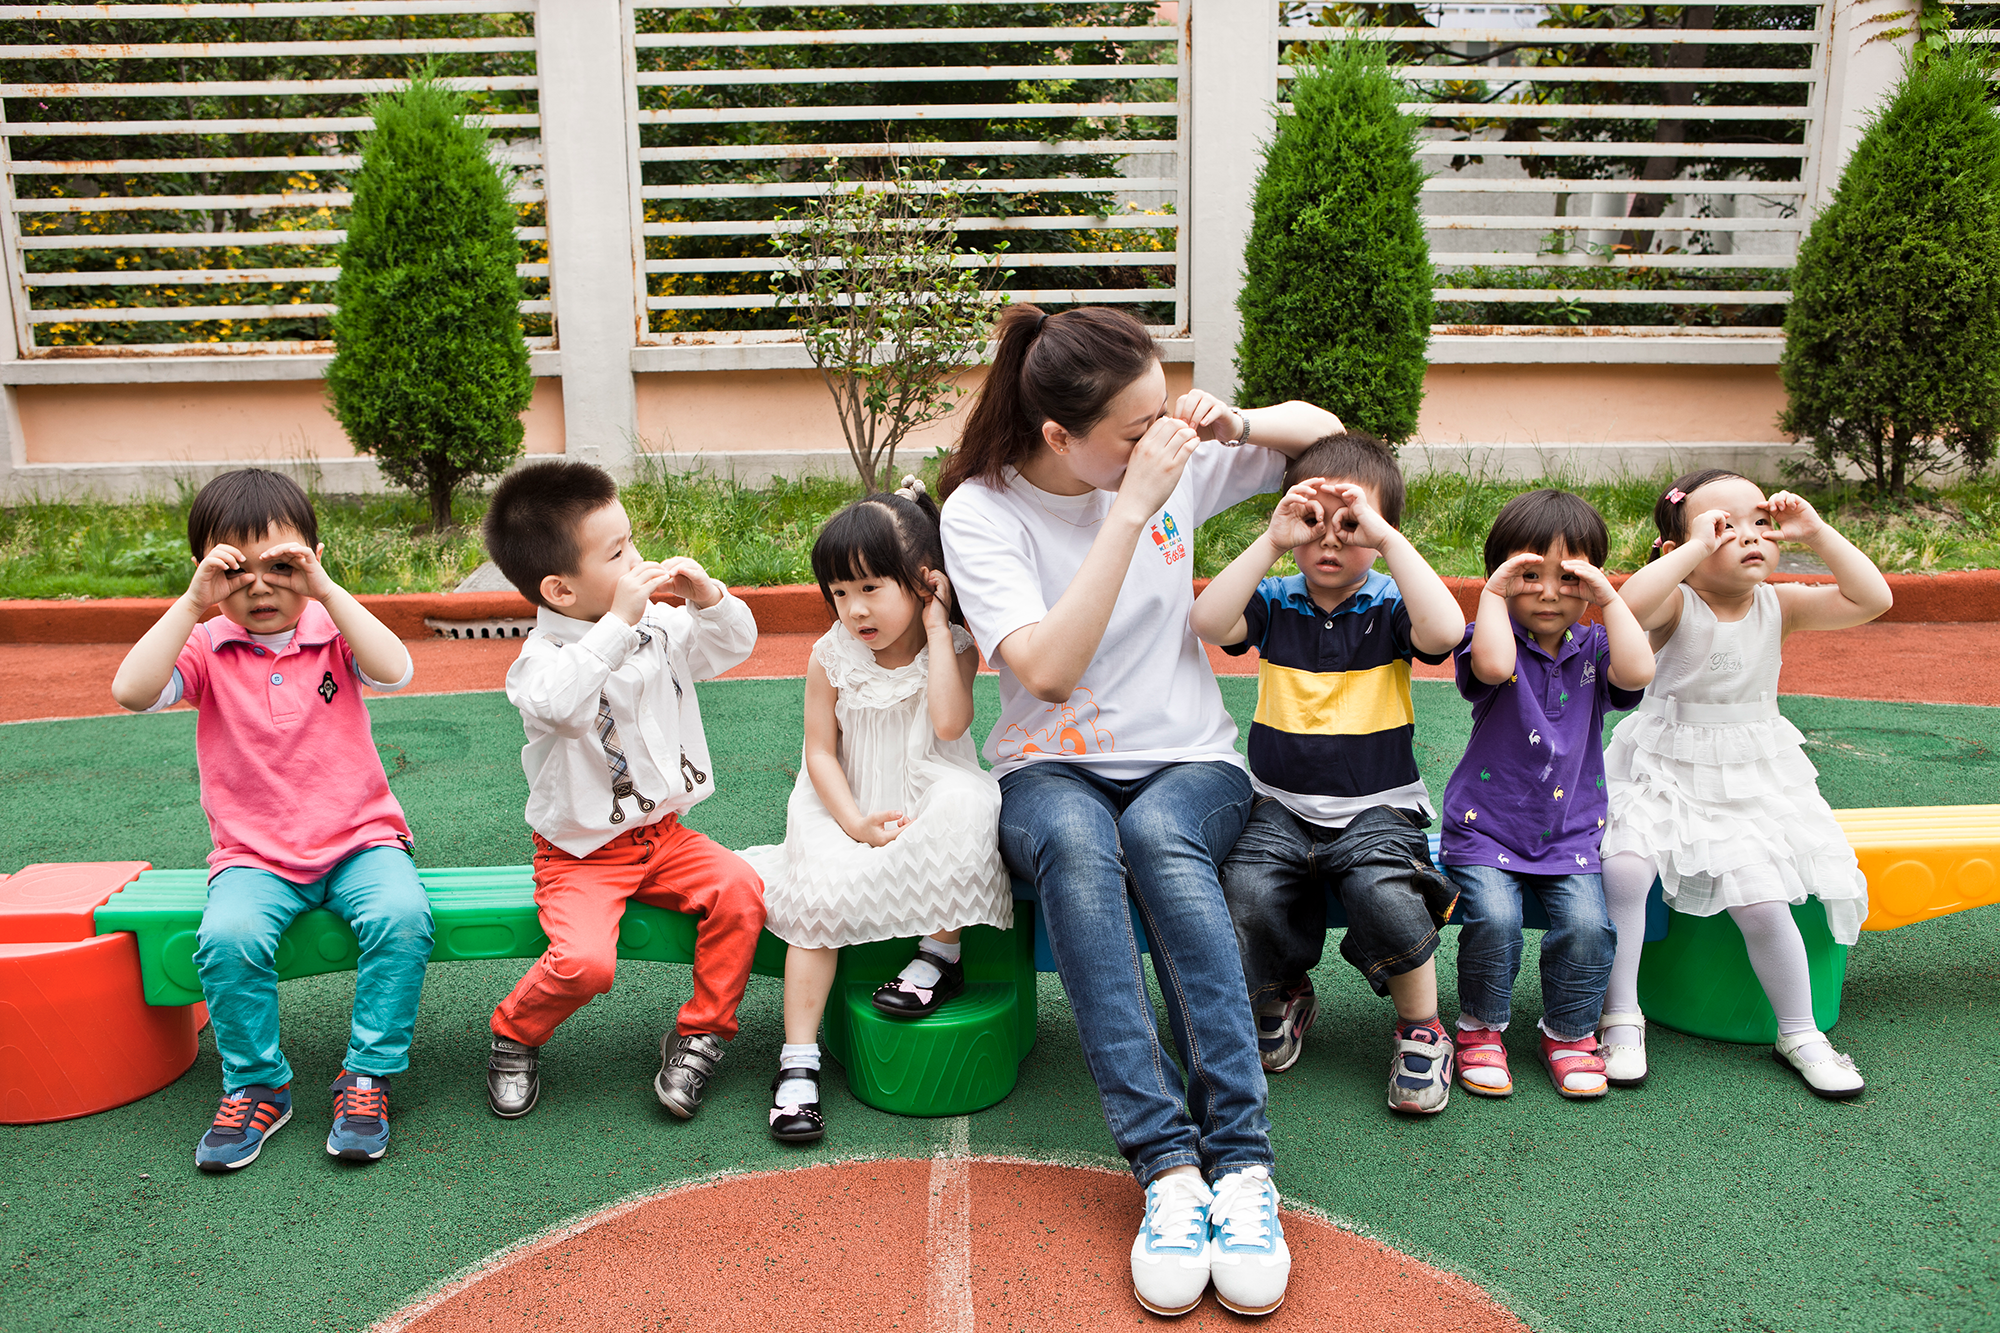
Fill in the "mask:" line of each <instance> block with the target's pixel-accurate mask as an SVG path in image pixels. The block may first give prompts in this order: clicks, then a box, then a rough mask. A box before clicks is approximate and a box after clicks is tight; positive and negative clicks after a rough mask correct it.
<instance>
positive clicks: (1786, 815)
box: [1598, 468, 1890, 1099]
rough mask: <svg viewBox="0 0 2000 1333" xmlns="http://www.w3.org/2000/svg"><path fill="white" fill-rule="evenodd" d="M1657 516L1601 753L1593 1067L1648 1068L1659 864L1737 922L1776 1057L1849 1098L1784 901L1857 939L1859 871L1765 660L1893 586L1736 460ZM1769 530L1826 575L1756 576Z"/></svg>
mask: <svg viewBox="0 0 2000 1333" xmlns="http://www.w3.org/2000/svg"><path fill="white" fill-rule="evenodd" d="M1653 517H1654V521H1655V523H1656V524H1657V526H1658V527H1659V530H1660V540H1659V541H1658V542H1657V543H1655V546H1656V550H1657V554H1656V555H1655V556H1654V558H1653V561H1652V563H1650V564H1648V565H1647V566H1646V568H1644V569H1643V570H1641V571H1639V572H1638V573H1637V574H1634V575H1633V576H1632V577H1631V578H1630V579H1628V580H1627V581H1626V583H1625V586H1624V588H1623V589H1622V591H1621V593H1620V595H1621V596H1622V597H1623V598H1624V601H1625V604H1626V605H1627V606H1628V607H1630V608H1631V609H1632V614H1633V615H1634V616H1636V617H1638V620H1639V623H1640V625H1642V626H1644V627H1645V628H1646V629H1647V630H1648V631H1650V632H1651V636H1652V645H1653V652H1654V657H1655V668H1654V674H1653V683H1652V685H1651V687H1649V688H1648V689H1647V691H1646V698H1645V700H1644V701H1643V702H1642V703H1641V704H1640V705H1639V709H1638V711H1637V712H1635V713H1633V714H1631V715H1630V716H1629V717H1627V718H1626V719H1625V720H1624V721H1623V722H1621V723H1619V724H1618V729H1617V730H1616V731H1615V732H1614V733H1613V734H1612V738H1611V746H1610V749H1609V750H1608V751H1607V752H1606V754H1605V756H1604V768H1605V776H1606V782H1607V792H1608V795H1609V798H1610V801H1609V804H1610V812H1609V826H1608V827H1607V828H1606V829H1605V833H1604V846H1603V851H1602V853H1601V856H1602V860H1603V863H1604V897H1605V904H1606V906H1607V907H1608V908H1609V909H1610V912H1611V920H1612V923H1613V924H1614V925H1615V926H1616V927H1617V929H1618V952H1617V957H1616V959H1615V960H1614V961H1613V963H1612V965H1611V983H1610V988H1609V990H1608V992H1607V994H1606V995H1605V1001H1604V1014H1603V1017H1602V1018H1601V1019H1600V1020H1599V1023H1598V1043H1599V1051H1600V1053H1601V1054H1602V1055H1603V1056H1604V1060H1605V1066H1606V1068H1605V1076H1606V1078H1607V1079H1608V1080H1609V1081H1610V1082H1611V1083H1612V1084H1614V1085H1616V1086H1620V1087H1632V1086H1636V1085H1637V1084H1639V1083H1643V1082H1644V1081H1645V1079H1646V1072H1647V1070H1646V1035H1645V1034H1646V1020H1645V1018H1644V1017H1643V1016H1642V1015H1641V1014H1640V1012H1639V954H1640V949H1641V947H1642V945H1643V943H1644V939H1645V930H1646V895H1647V893H1648V892H1649V891H1650V890H1651V888H1652V884H1653V878H1654V876H1655V874H1657V875H1658V876H1659V879H1660V883H1661V886H1662V888H1663V890H1664V891H1665V894H1666V900H1667V902H1668V903H1669V904H1670V905H1671V906H1672V907H1673V908H1674V910H1675V911H1677V912H1683V913H1686V914H1688V915H1691V916H1713V915H1715V914H1716V913H1717V912H1722V911H1727V912H1728V913H1729V915H1730V916H1731V917H1732V918H1733V919H1734V920H1735V922H1736V924H1737V926H1738V927H1739V928H1740V929H1741V930H1742V931H1743V942H1744V944H1745V946H1746V947H1747V948H1748V950H1749V954H1750V964H1751V966H1752V967H1753V968H1754V969H1755V970H1756V973H1757V979H1758V981H1760V982H1761V983H1763V987H1764V994H1765V995H1766V996H1767V997H1768V998H1769V999H1770V1001H1771V1008H1772V1010H1773V1011H1774V1012H1775V1013H1776V1014H1777V1018H1778V1033H1779V1035H1778V1044H1777V1056H1778V1058H1779V1060H1780V1061H1781V1062H1782V1063H1783V1064H1785V1065H1786V1066H1787V1067H1789V1068H1791V1069H1793V1070H1795V1071H1796V1072H1797V1073H1798V1075H1799V1077H1800V1078H1802V1079H1804V1080H1805V1083H1806V1086H1807V1087H1808V1088H1810V1089H1812V1091H1813V1092H1815V1093H1817V1094H1818V1095H1819V1096H1822V1097H1828V1098H1836V1099H1837V1098H1846V1097H1854V1096H1858V1095H1859V1094H1860V1092H1861V1091H1862V1087H1863V1082H1862V1078H1861V1075H1860V1074H1859V1073H1858V1072H1857V1071H1856V1070H1855V1068H1854V1062H1853V1061H1852V1060H1851V1059H1849V1058H1848V1057H1847V1056H1845V1055H1843V1054H1841V1053H1840V1052H1838V1051H1836V1050H1834V1049H1833V1046H1832V1044H1831V1043H1830V1042H1829V1041H1828V1040H1827V1039H1826V1036H1825V1035H1824V1034H1823V1033H1821V1032H1820V1031H1819V1030H1818V1027H1817V1024H1816V1022H1815V1020H1814V1018H1813V1009H1812V985H1811V979H1810V975H1809V973H1808V971H1807V966H1806V950H1805V940H1804V938H1803V937H1802V936H1801V935H1800V934H1799V928H1798V923H1797V922H1795V921H1794V920H1793V919H1792V912H1791V905H1792V904H1795V903H1803V902H1805V900H1806V899H1807V898H1808V897H1814V898H1818V899H1819V900H1820V902H1821V904H1822V905H1823V906H1824V907H1825V909H1826V919H1827V926H1828V928H1829V929H1830V930H1831V932H1832V934H1833V937H1834V939H1836V940H1838V941H1839V942H1840V943H1842V944H1852V943H1854V941H1855V939H1856V938H1857V936H1858V935H1859V933H1860V930H1861V922H1862V919H1863V918H1864V917H1866V916H1867V915H1868V886H1867V881H1866V880H1865V879H1864V878H1863V877H1862V874H1861V869H1860V867H1859V865H1858V864H1857V863H1856V861H1855V858H1854V853H1853V851H1852V850H1851V849H1850V848H1849V847H1848V845H1847V839H1846V838H1845V836H1843V835H1842V833H1841V830H1840V825H1839V824H1838V823H1837V822H1836V821H1835V820H1834V817H1833V811H1832V810H1831V809H1830V808H1829V807H1828V806H1827V803H1826V799H1825V798H1824V797H1822V796H1821V795H1820V793H1819V786H1818V782H1817V779H1818V776H1819V771H1818V770H1817V769H1815V768H1814V767H1813V765H1812V761H1811V760H1809V759H1807V758H1806V756H1805V752H1804V751H1803V750H1801V749H1800V748H1799V742H1800V741H1801V740H1802V739H1803V737H1801V736H1800V734H1799V730H1798V728H1797V727H1794V726H1793V725H1792V724H1791V723H1790V722H1789V721H1787V720H1786V719H1785V718H1784V717H1782V716H1780V715H1779V713H1778V668H1779V664H1780V657H1781V654H1780V646H1781V644H1782V643H1783V641H1784V639H1785V637H1786V636H1787V635H1789V634H1792V633H1794V632H1796V631H1798V630H1813V629H1846V628H1848V627H1850V626H1853V625H1863V624H1866V623H1867V622H1869V621H1871V620H1873V619H1875V618H1876V617H1877V616H1879V615H1881V614H1882V613H1883V612H1885V611H1887V610H1888V609H1889V603H1890V593H1889V584H1888V582H1887V580H1885V579H1884V578H1883V577H1882V574H1881V571H1879V570H1877V569H1876V568H1875V566H1874V565H1873V564H1872V563H1870V561H1869V559H1868V557H1867V556H1865V555H1863V554H1862V553H1861V552H1860V551H1858V550H1856V549H1855V547H1854V545H1853V544H1852V543H1851V542H1849V541H1848V540H1847V539H1846V538H1845V537H1842V536H1841V535H1840V534H1839V533H1837V532H1835V531H1834V530H1833V529H1832V528H1831V527H1829V526H1827V524H1826V523H1825V522H1824V521H1822V520H1821V518H1820V516H1819V515H1818V514H1817V513H1815V512H1814V510H1813V507H1812V506H1811V505H1810V504H1808V503H1806V502H1805V501H1804V500H1803V499H1801V498H1800V497H1798V496H1796V495H1793V494H1792V493H1791V492H1789V491H1779V492H1777V493H1776V494H1774V495H1772V496H1771V497H1770V498H1769V499H1766V498H1765V496H1764V492H1763V491H1762V490H1761V489H1760V488H1759V487H1758V486H1757V485H1756V484H1755V483H1754V482H1751V481H1748V480H1746V479H1745V478H1743V477H1740V476H1738V475H1737V474H1735V473H1733V472H1727V471H1723V470H1721V469H1715V468H1711V469H1708V470H1706V471H1702V472H1695V473H1691V474H1689V475H1687V476H1685V477H1682V478H1680V479H1679V480H1678V481H1676V482H1675V483H1674V484H1673V485H1672V486H1671V487H1670V488H1669V489H1668V490H1667V492H1666V494H1664V495H1662V496H1661V497H1660V500H1659V502H1658V503H1657V504H1656V505H1655V506H1654V509H1653ZM1780 541H1796V542H1803V543H1804V544H1805V545H1806V546H1807V547H1808V548H1809V549H1810V550H1811V551H1812V553H1813V554H1814V555H1815V556H1817V557H1819V559H1820V560H1821V561H1822V562H1824V563H1825V565H1826V567H1827V568H1828V569H1829V570H1831V571H1832V572H1833V575H1834V578H1835V580H1836V582H1835V584H1834V585H1833V586H1828V585H1826V584H1802V583H1787V584H1780V585H1777V586H1773V585H1771V584H1770V583H1768V582H1767V581H1766V580H1767V579H1768V578H1769V577H1770V575H1771V573H1772V571H1774V570H1775V569H1776V568H1777V565H1778V543H1779V542H1780Z"/></svg>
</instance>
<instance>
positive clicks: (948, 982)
mask: <svg viewBox="0 0 2000 1333" xmlns="http://www.w3.org/2000/svg"><path fill="white" fill-rule="evenodd" d="M917 956H918V957H919V958H922V959H924V960H925V961H926V962H928V963H929V964H930V965H931V966H932V967H935V968H936V969H937V970H938V972H939V974H940V975H939V976H938V981H937V985H936V986H935V987H933V988H932V989H931V991H930V993H929V995H928V997H926V995H925V993H924V991H922V990H921V989H919V988H917V987H915V986H912V985H911V984H910V983H909V982H907V981H904V980H903V979H902V978H901V977H890V978H889V979H888V980H887V981H885V982H883V983H882V984H881V985H880V986H878V987H877V988H876V990H875V1007H876V1008H877V1009H879V1010H881V1011H882V1012H883V1013H885V1014H888V1015H889V1016H891V1017H892V1018H929V1017H930V1016H931V1015H932V1014H934V1013H936V1012H937V1011H938V1009H939V1008H940V1007H941V1006H942V1005H943V1004H944V1003H945V1001H947V1000H954V999H957V998H958V997H959V996H960V995H963V994H964V993H965V962H964V960H963V959H961V960H960V961H958V962H955V963H947V962H946V961H945V960H944V959H942V958H940V957H938V956H937V955H936V954H934V953H930V952H928V951H926V950H923V949H919V950H917Z"/></svg>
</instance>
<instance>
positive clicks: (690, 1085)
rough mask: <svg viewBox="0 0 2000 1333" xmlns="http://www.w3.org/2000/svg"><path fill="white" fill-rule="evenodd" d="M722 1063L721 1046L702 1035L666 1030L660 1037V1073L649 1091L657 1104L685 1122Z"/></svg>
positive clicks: (712, 1038) (709, 1037)
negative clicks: (657, 1099)
mask: <svg viewBox="0 0 2000 1333" xmlns="http://www.w3.org/2000/svg"><path fill="white" fill-rule="evenodd" d="M721 1063H722V1043H721V1042H719V1041H717V1040H716V1039H715V1038H714V1037H712V1036H710V1035H709V1034H708V1033H706V1032H697V1033H695V1034H694V1035H692V1036H686V1037H684V1036H682V1035H680V1034H679V1033H678V1032H673V1031H671V1030H670V1031H669V1032H668V1033H667V1034H666V1035H665V1036H664V1037H661V1038H660V1072H659V1073H658V1074H656V1075H654V1077H653V1092H654V1094H655V1095H656V1096H658V1097H659V1099H660V1105H662V1106H664V1107H666V1108H667V1109H668V1110H669V1111H672V1112H673V1113H674V1114H675V1115H677V1116H679V1117H680V1118H681V1119H683V1120H686V1119H687V1118H688V1117H690V1116H692V1115H693V1114H694V1113H695V1112H696V1111H699V1110H700V1109H701V1094H702V1092H703V1091H704V1090H705V1089H706V1088H707V1087H708V1081H709V1079H711V1078H713V1077H715V1067H716V1066H717V1065H719V1064H721Z"/></svg>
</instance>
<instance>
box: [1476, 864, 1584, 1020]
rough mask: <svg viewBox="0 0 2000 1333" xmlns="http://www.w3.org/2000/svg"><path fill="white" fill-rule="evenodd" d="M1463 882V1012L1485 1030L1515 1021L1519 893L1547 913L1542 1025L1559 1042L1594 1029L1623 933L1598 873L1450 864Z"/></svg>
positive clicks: (1544, 935)
mask: <svg viewBox="0 0 2000 1333" xmlns="http://www.w3.org/2000/svg"><path fill="white" fill-rule="evenodd" d="M1445 872H1446V873H1447V874H1449V875H1450V876H1451V878H1452V881H1453V882H1454V883H1456V884H1457V885H1458V919H1459V921H1460V922H1461V923H1462V925H1461V928H1460V930H1459V935H1458V1011H1459V1014H1460V1016H1461V1017H1463V1018H1464V1019H1465V1020H1466V1021H1467V1022H1471V1023H1477V1024H1479V1025H1480V1026H1481V1027H1489V1028H1500V1027H1505V1026H1506V1025H1507V1023H1508V1022H1509V1021H1510V1019H1511V1015H1512V1008H1513V999H1514V978H1515V977H1516V976H1518V975H1520V972H1521V894H1522V893H1523V892H1524V891H1526V890H1528V889H1532V890H1534V893H1535V896H1536V897H1537V898H1540V899H1541V900H1542V907H1543V909H1544V910H1545V911H1547V912H1548V914H1549V928H1548V930H1547V931H1545V932H1543V934H1542V1026H1543V1028H1545V1029H1546V1030H1547V1031H1548V1033H1549V1035H1551V1036H1553V1037H1554V1038H1555V1039H1556V1040H1558V1041H1575V1040H1576V1039H1577V1038H1579V1037H1588V1036H1590V1035H1591V1034H1592V1033H1594V1032H1595V1031H1597V1019H1598V1016H1599V1015H1600V1014H1601V1013H1602V1012H1603V1011H1604V988H1605V985H1606V984H1607V983H1608V982H1609V981H1610V980H1611V956H1612V954H1614V953H1615V952H1617V949H1618V932H1617V931H1616V930H1614V929H1613V928H1612V925H1611V914H1610V913H1609V912H1607V911H1606V910H1605V907H1604V878H1603V876H1601V875H1516V874H1513V873H1511V872H1509V871H1505V870H1501V869H1499V868H1498V867H1495V866H1458V865H1455V866H1447V867H1445Z"/></svg>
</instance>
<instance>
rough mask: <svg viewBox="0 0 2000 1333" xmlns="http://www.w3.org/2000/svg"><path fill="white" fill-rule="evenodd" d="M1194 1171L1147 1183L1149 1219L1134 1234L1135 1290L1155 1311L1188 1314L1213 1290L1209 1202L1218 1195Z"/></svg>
mask: <svg viewBox="0 0 2000 1333" xmlns="http://www.w3.org/2000/svg"><path fill="white" fill-rule="evenodd" d="M1214 1197H1215V1196H1214V1195H1212V1194H1210V1193H1209V1192H1208V1186H1206V1185H1204V1184H1202V1183H1201V1177H1200V1176H1197V1175H1194V1174H1192V1173H1190V1172H1180V1173H1178V1174H1176V1175H1171V1176H1161V1177H1160V1178H1159V1179H1158V1180H1155V1181H1154V1182H1153V1183H1152V1184H1150V1185H1148V1186H1146V1220H1145V1221H1143V1222H1141V1223H1140V1224H1139V1234H1138V1235H1137V1236H1135V1237H1133V1238H1132V1294H1133V1295H1134V1296H1136V1297H1138V1298H1139V1304H1141V1305H1143V1306H1145V1307H1146V1308H1147V1309H1148V1310H1151V1311H1152V1312H1153V1313H1154V1314H1166V1315H1175V1314H1186V1313H1187V1312H1188V1311H1189V1310H1192V1309H1194V1307H1195V1306H1197V1305H1200V1304H1201V1294H1202V1293H1203V1292H1204V1291H1207V1290H1208V1258H1209V1253H1210V1250H1211V1247H1210V1245H1209V1243H1208V1206H1209V1203H1210V1202H1211V1201H1212V1200H1213V1199H1214Z"/></svg>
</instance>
